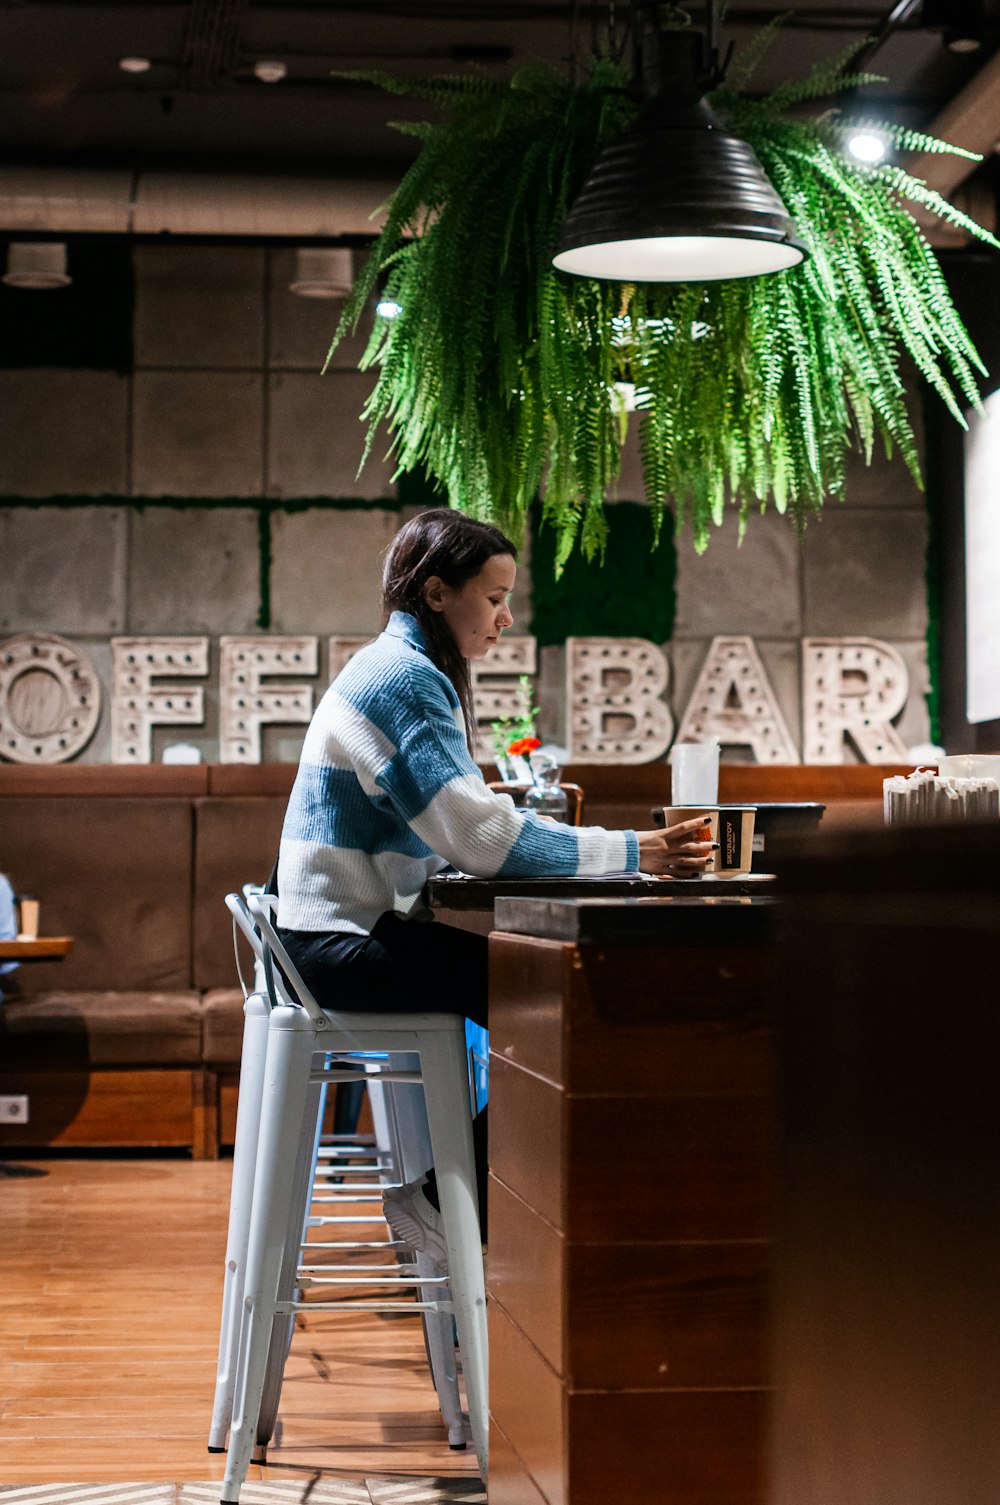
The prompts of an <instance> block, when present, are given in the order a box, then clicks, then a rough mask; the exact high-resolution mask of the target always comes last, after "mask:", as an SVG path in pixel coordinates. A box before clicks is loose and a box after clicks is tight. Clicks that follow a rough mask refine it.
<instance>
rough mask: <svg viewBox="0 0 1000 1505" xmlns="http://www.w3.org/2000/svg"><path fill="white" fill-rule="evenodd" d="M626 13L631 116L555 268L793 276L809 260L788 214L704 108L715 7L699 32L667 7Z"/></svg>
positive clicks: (581, 202) (752, 161)
mask: <svg viewBox="0 0 1000 1505" xmlns="http://www.w3.org/2000/svg"><path fill="white" fill-rule="evenodd" d="M634 12H635V24H634V27H633V32H634V37H635V59H634V84H633V87H634V88H635V90H636V92H637V93H638V95H639V98H640V108H639V117H638V119H637V121H636V124H635V125H634V127H633V128H632V130H631V131H629V132H628V133H627V134H626V135H625V136H623V137H622V138H621V139H620V140H619V141H615V142H613V143H612V144H611V145H610V146H608V147H605V149H604V151H603V152H602V153H601V154H600V156H599V157H598V159H597V161H596V163H595V164H594V166H593V168H592V170H591V172H590V175H589V177H588V178H587V180H586V182H585V183H584V185H583V187H582V188H581V190H580V192H579V194H578V195H577V197H576V200H575V202H574V203H573V206H572V208H571V210H570V213H569V215H568V216H567V219H566V221H565V224H564V225H563V229H562V234H561V237H560V241H559V245H558V248H557V250H556V254H555V256H554V257H553V265H554V266H555V267H556V268H557V269H558V270H560V271H563V272H569V273H572V274H573V275H575V276H580V277H598V278H606V279H610V280H612V281H617V282H712V281H720V280H723V279H726V278H731V277H759V276H762V275H764V274H765V273H769V272H779V271H784V270H787V268H789V267H793V266H797V265H798V263H799V262H801V261H802V260H803V259H804V257H805V256H806V255H807V254H808V253H807V251H806V248H805V246H804V245H803V244H802V242H801V241H799V240H798V239H797V237H796V234H795V227H794V225H793V224H792V221H791V219H790V218H789V215H788V212H787V211H786V209H785V206H784V204H783V203H782V202H781V199H780V198H779V197H778V195H777V193H776V192H775V190H774V188H773V187H772V186H771V184H770V182H769V181H768V179H767V176H766V174H765V172H764V169H763V168H762V166H761V164H760V162H759V161H758V159H757V157H756V155H755V153H754V151H753V149H752V148H751V147H750V146H749V145H748V144H747V142H745V141H741V140H739V138H738V137H736V136H732V135H730V134H729V132H728V131H727V130H726V129H725V127H724V126H723V125H722V123H721V121H720V120H719V118H718V116H717V115H716V114H715V113H714V111H713V110H712V108H711V106H710V105H709V104H708V102H707V100H706V99H705V97H704V96H705V94H706V93H708V92H709V91H710V90H711V89H714V88H717V87H718V86H719V84H720V83H721V82H722V79H723V77H724V75H725V66H724V64H723V63H722V62H721V61H720V57H719V51H718V47H717V37H718V26H719V6H718V0H711V3H710V4H709V6H708V7H707V14H706V24H705V28H704V30H703V31H701V30H699V29H698V28H697V27H693V26H691V25H690V24H689V21H688V18H687V16H686V14H685V12H683V11H682V10H681V9H680V8H679V7H678V6H675V5H669V6H667V7H666V8H664V7H663V6H662V5H659V4H657V3H655V0H635V4H634ZM727 61H728V59H727Z"/></svg>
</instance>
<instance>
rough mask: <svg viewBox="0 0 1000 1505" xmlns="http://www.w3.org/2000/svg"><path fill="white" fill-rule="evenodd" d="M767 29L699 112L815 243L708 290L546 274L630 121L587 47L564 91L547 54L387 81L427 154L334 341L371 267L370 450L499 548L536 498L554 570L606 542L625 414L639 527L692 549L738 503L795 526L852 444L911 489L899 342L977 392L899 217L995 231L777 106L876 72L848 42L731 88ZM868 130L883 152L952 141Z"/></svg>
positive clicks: (940, 295)
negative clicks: (880, 136) (773, 78)
mask: <svg viewBox="0 0 1000 1505" xmlns="http://www.w3.org/2000/svg"><path fill="white" fill-rule="evenodd" d="M772 38H773V29H769V32H768V35H763V34H762V36H761V37H759V38H758V39H757V42H756V44H755V47H754V48H752V49H749V50H748V52H747V54H745V56H744V59H743V63H742V65H741V66H742V69H743V72H742V74H741V72H740V71H739V69H734V72H733V76H732V80H731V83H730V87H729V88H728V89H725V90H720V91H719V92H718V93H717V94H716V95H715V96H713V104H714V105H715V107H716V108H717V110H718V111H719V112H720V114H721V115H722V117H723V119H724V120H725V122H726V123H727V125H728V126H729V128H730V129H733V130H734V131H735V132H736V133H737V134H741V135H742V136H743V137H744V138H745V139H746V140H747V141H748V142H749V143H750V145H751V146H752V147H753V149H754V151H755V152H756V153H757V155H758V157H759V158H760V161H761V163H762V164H763V166H764V168H765V171H766V172H767V174H768V176H769V178H770V180H771V182H772V183H773V184H774V186H775V188H776V189H777V191H778V192H779V194H780V195H781V197H782V199H783V201H784V203H785V205H786V208H787V209H788V212H789V214H790V215H791V217H792V219H793V221H794V222H795V225H796V230H797V233H798V235H799V237H800V238H801V239H802V240H803V241H804V242H805V244H806V245H807V247H808V248H809V252H810V255H809V257H808V259H807V260H806V261H804V262H803V263H802V265H800V266H798V267H796V268H793V269H792V270H789V271H787V272H783V273H777V274H774V275H770V276H767V277H760V278H755V279H746V280H734V281H731V282H718V283H707V284H705V285H696V284H648V285H638V286H632V285H629V286H620V285H618V284H614V283H608V282H597V281H588V280H586V279H580V278H572V277H567V276H564V275H563V274H561V273H558V272H555V271H554V270H553V268H552V265H551V260H550V258H551V254H552V247H553V245H554V244H555V241H556V239H557V236H558V233H559V227H560V225H561V223H562V221H563V220H564V218H565V215H566V213H567V211H568V208H569V206H570V204H571V203H572V201H573V198H574V197H575V195H576V193H577V192H578V190H579V188H580V186H581V184H582V182H583V180H584V179H585V177H586V175H587V173H588V171H589V169H590V167H591V166H592V164H593V161H594V159H595V157H596V155H597V153H598V152H599V151H600V149H601V147H602V145H604V144H606V143H607V142H609V141H611V140H614V139H616V138H617V137H619V136H620V135H621V134H622V133H623V132H624V131H625V130H627V129H628V128H629V126H630V125H631V123H632V122H633V120H634V118H635V111H636V105H635V103H634V101H633V99H632V97H631V96H630V94H629V92H628V83H629V79H628V75H627V74H626V73H625V72H624V70H622V69H621V68H620V67H619V66H618V65H617V64H614V63H613V62H610V61H609V60H608V59H606V58H600V59H595V60H594V62H593V63H592V65H591V67H590V68H589V70H588V71H587V72H586V74H585V75H584V77H583V78H582V79H581V80H580V82H579V83H573V82H571V81H570V80H568V79H566V78H565V77H563V76H562V75H561V74H559V73H558V72H556V71H555V70H553V69H550V68H548V67H546V66H544V65H537V66H533V67H531V68H526V69H523V70H522V71H521V72H519V73H518V74H516V75H515V77H514V78H512V79H511V80H510V81H509V83H507V84H495V83H492V82H490V81H489V80H484V79H483V78H482V77H480V76H478V75H476V76H473V77H471V78H468V79H467V78H465V77H464V76H462V77H460V78H459V79H455V78H444V79H439V80H431V81H427V82H425V83H421V84H418V85H411V84H409V83H405V82H402V81H398V80H392V81H391V87H392V92H394V93H397V94H402V95H407V96H411V97H414V98H418V99H421V100H424V101H426V102H428V103H429V104H432V105H433V106H434V107H435V109H436V110H438V111H439V112H440V116H441V118H440V119H438V120H436V121H435V122H434V123H433V124H428V123H426V122H416V123H413V124H411V123H410V122H402V128H403V129H404V130H405V131H406V132H407V133H408V134H411V135H414V136H416V137H417V138H418V139H419V140H420V142H421V148H420V152H419V155H418V157H417V158H416V160H415V161H414V162H413V164H412V165H411V167H410V168H409V170H408V171H407V172H406V174H405V175H404V177H403V179H402V181H401V183H400V185H399V187H398V189H397V191H396V192H395V193H394V194H393V196H392V199H391V200H390V202H389V204H388V205H387V207H386V214H385V222H384V227H383V229H382V232H381V234H380V235H379V237H378V239H377V241H376V242H375V244H374V246H373V248H372V251H371V254H370V255H369V256H368V258H367V259H366V261H365V263H364V265H363V266H362V267H361V268H360V270H359V273H358V276H357V279H356V282H355V285H354V288H353V289H352V293H351V296H350V298H349V300H348V302H347V305H346V307H345V309H344V312H343V315H342V317H341V320H340V323H339V325H338V328H337V332H336V335H335V338H334V347H335V346H336V343H337V341H338V340H340V339H342V338H343V337H344V336H345V335H346V333H347V332H348V331H350V330H353V329H355V328H356V327H357V325H358V323H359V321H360V319H361V316H362V314H363V313H364V311H365V309H366V307H367V306H369V304H370V300H371V297H372V294H373V293H374V291H375V289H376V287H377V286H379V285H380V283H381V281H382V279H385V288H386V292H387V295H389V296H391V297H393V298H394V299H395V300H396V301H397V302H398V303H399V304H400V306H401V308H402V313H401V314H400V315H399V317H398V318H396V319H393V320H391V321H388V320H376V323H375V327H374V329H373V331H372V334H371V337H370V339H369V341H368V344H367V348H366V350H365V353H364V355H363V357H362V360H361V366H362V368H363V369H366V370H368V369H370V370H372V371H373V372H374V373H375V374H376V380H375V385H374V387H373V389H372V391H371V393H370V395H369V398H368V401H367V403H366V405H365V409H364V415H363V417H364V420H365V422H366V423H367V425H368V433H367V437H366V448H365V454H366V456H367V454H368V453H370V451H371V448H372V446H373V445H374V444H375V443H376V442H381V447H382V448H385V447H386V444H385V442H384V441H379V440H378V439H377V437H376V436H378V435H382V434H384V435H385V436H386V437H387V441H388V442H387V447H388V450H389V454H390V455H391V457H392V459H393V463H394V464H395V466H396V472H397V474H399V473H401V472H403V471H407V470H412V469H414V468H416V467H421V468H423V470H425V471H426V473H427V474H428V476H429V477H430V478H431V480H432V481H433V482H434V483H435V484H436V485H437V487H438V488H439V489H440V490H441V491H442V492H443V493H444V494H445V495H446V496H447V497H448V500H449V502H450V504H451V505H453V506H456V507H459V508H462V509H463V510H466V511H468V512H469V513H471V514H472V515H474V516H479V517H486V518H490V519H492V520H494V521H495V522H497V523H499V525H500V526H502V527H504V528H506V529H507V530H508V531H510V532H511V533H512V534H514V535H515V536H516V535H517V534H519V533H520V532H521V530H522V527H523V523H524V520H525V518H526V516H527V513H528V509H529V508H530V506H531V505H532V503H533V501H534V499H535V498H536V497H537V496H539V495H540V496H541V498H542V509H543V516H544V519H545V522H546V525H547V526H550V527H552V528H553V529H554V530H555V536H556V549H555V557H556V568H557V571H558V570H561V569H562V568H563V567H564V565H565V562H566V561H567V559H568V558H569V557H570V554H571V553H572V552H573V551H574V550H575V549H577V548H579V549H581V550H582V551H583V553H584V554H585V555H586V557H588V558H600V557H601V556H602V552H603V549H604V544H605V538H606V528H605V522H604V513H603V504H604V501H605V499H606V498H607V497H608V496H609V495H613V494H614V493H615V488H616V485H617V480H618V475H619V470H620V462H621V451H622V445H623V443H624V442H625V438H626V434H627V431H628V429H629V427H630V423H635V424H637V426H638V441H639V452H640V457H641V461H642V468H643V477H644V484H645V490H646V498H647V501H648V502H649V504H650V510H651V520H652V525H653V527H652V533H653V537H654V538H655V537H656V536H657V533H658V529H659V524H660V521H661V520H662V517H663V513H664V511H665V510H666V509H667V508H668V507H669V508H671V509H672V510H673V511H674V512H675V514H676V517H677V519H678V521H679V522H685V523H687V524H689V525H690V529H691V536H692V539H693V542H694V545H695V548H696V549H698V550H702V549H704V548H705V547H706V546H707V544H708V541H709V539H710V537H711V534H712V530H713V529H714V528H715V527H717V526H719V524H720V523H721V522H722V521H723V519H724V517H725V514H726V512H727V510H728V509H729V508H730V507H732V508H734V509H735V511H736V513H737V518H738V524H739V530H740V534H741V536H742V533H743V531H744V530H745V528H746V527H747V526H748V524H749V521H750V518H751V516H752V515H753V514H754V513H756V512H760V511H763V510H764V509H766V508H768V507H773V508H774V509H775V510H776V511H778V512H780V513H785V514H786V515H787V516H788V517H789V519H790V520H791V521H792V522H793V523H794V524H795V526H796V527H797V528H799V529H801V528H804V527H805V526H806V524H807V522H808V520H809V519H810V518H811V517H813V516H815V514H816V513H817V512H818V511H819V510H820V509H821V508H822V507H823V505H824V504H825V503H826V502H827V500H828V499H830V498H838V497H842V496H843V494H844V489H845V484H846V482H845V477H846V457H847V455H848V453H849V452H850V451H851V450H852V449H854V450H857V451H859V452H860V453H861V454H862V455H864V457H865V458H866V459H867V460H870V459H871V457H872V454H873V452H874V447H875V444H876V442H880V443H881V444H882V445H883V446H884V447H885V449H886V451H887V452H890V453H891V452H897V451H898V452H899V454H900V455H901V457H902V459H903V460H904V462H905V463H906V464H907V465H908V466H909V468H910V470H911V473H912V474H913V475H914V476H915V477H916V478H917V479H918V480H919V476H920V464H919V455H918V449H917V444H916V439H915V437H914V434H913V428H912V424H911V422H910V416H909V412H908V407H907V394H906V391H905V388H904V384H903V381H902V378H901V376H900V362H901V359H902V357H903V355H904V353H905V355H906V356H907V357H908V358H909V359H910V360H912V362H913V363H914V366H915V367H916V369H917V370H918V371H919V373H920V374H921V376H922V377H923V379H924V380H925V381H926V382H927V384H928V385H929V387H930V388H931V389H932V390H934V391H935V392H937V394H938V396H939V397H940V399H941V400H942V401H943V402H944V403H945V404H946V406H947V407H948V408H949V410H950V411H951V412H952V414H953V416H955V417H956V418H957V420H958V421H959V422H964V417H963V410H964V408H966V407H968V406H969V405H975V404H976V403H977V402H978V387H977V373H978V372H981V370H982V366H981V362H980V361H979V358H978V356H977V354H976V351H975V348H974V346H973V344H972V342H971V340H970V339H969V336H968V334H967V332H966V331H965V329H964V328H963V326H962V323H961V321H960V319H959V317H958V314H957V313H956V311H955V308H954V305H953V303H952V301H951V298H950V295H949V293H948V288H947V285H946V283H945V280H944V277H943V275H942V273H941V270H940V267H939V266H938V264H937V261H936V259H935V257H934V255H933V253H932V251H931V250H930V247H929V246H928V243H927V241H926V239H925V237H924V236H923V234H922V233H921V231H920V228H919V226H918V225H917V223H916V221H915V220H914V218H913V217H912V215H911V214H910V212H909V209H908V207H907V206H908V205H916V206H919V207H920V208H921V209H922V210H925V211H928V212H932V213H934V214H937V215H939V216H940V217H941V218H943V219H945V220H946V221H947V222H948V223H950V224H953V225H955V226H957V227H960V228H961V229H963V230H964V231H966V232H968V233H969V234H973V235H976V236H978V238H979V239H981V240H984V241H986V242H987V243H989V244H992V245H998V244H1000V243H998V242H997V240H996V239H995V238H994V237H993V236H992V235H991V234H990V233H989V232H987V231H984V230H981V229H980V227H979V226H977V225H975V224H974V222H973V221H972V220H970V219H969V217H968V216H967V215H964V214H963V213H962V212H961V211H959V210H957V209H954V208H953V207H952V206H950V205H948V204H947V202H946V201H945V200H944V199H943V198H941V197H940V195H937V194H936V193H935V192H934V191H933V190H932V189H930V188H929V187H928V186H927V185H926V184H924V183H922V182H921V181H920V180H919V179H917V178H915V177H913V176H912V175H910V174H908V173H907V172H906V171H905V170H904V169H903V168H902V167H899V166H897V165H896V164H894V163H885V164H882V165H880V166H877V167H865V166H863V165H861V164H859V163H855V162H853V160H852V159H850V157H849V156H848V155H847V153H846V152H845V150H844V141H845V134H846V132H847V131H848V130H852V129H856V128H857V125H856V123H854V122H848V121H846V120H845V119H844V118H843V117H842V116H840V115H839V114H837V113H831V112H830V111H827V112H825V113H823V114H820V115H817V116H815V117H813V118H808V119H806V118H801V117H800V116H799V115H798V114H797V113H794V112H793V113H791V114H790V113H789V110H790V109H791V108H792V107H793V106H798V105H800V104H801V103H802V102H804V101H808V100H811V99H819V98H825V97H826V96H827V95H829V94H831V93H836V92H838V91H839V90H842V89H844V88H847V87H850V85H851V84H852V82H853V81H854V80H855V79H859V78H860V79H865V80H868V79H870V75H866V74H856V75H851V74H845V72H844V69H845V68H846V67H849V66H850V63H851V61H852V57H853V55H854V52H855V50H856V49H855V46H853V45H852V47H851V48H849V49H844V51H843V52H842V53H841V54H840V55H839V56H837V57H834V58H831V59H828V60H826V61H825V62H823V63H822V64H820V65H819V66H818V67H816V68H814V69H813V70H812V71H811V72H810V73H809V74H808V75H807V76H806V77H805V78H803V79H801V80H798V81H792V82H790V83H788V84H785V85H783V86H782V87H781V88H779V89H778V90H776V91H775V92H774V93H773V94H772V95H771V96H770V97H769V98H766V99H750V98H748V97H747V96H746V95H744V94H740V93H739V92H738V90H737V88H736V87H734V85H735V84H737V83H741V82H742V83H743V84H745V81H746V79H747V78H748V77H749V76H750V71H752V67H753V65H754V57H755V55H756V56H757V57H758V58H759V56H761V55H763V52H764V51H765V50H766V46H767V45H768V43H769V41H770V40H771V39H772ZM748 70H749V71H748ZM355 77H359V78H362V77H363V79H365V80H367V81H371V82H380V83H382V84H383V85H384V83H385V81H384V79H379V76H377V75H363V76H358V75H355ZM865 123H866V124H870V125H871V126H872V127H873V128H875V129H878V130H880V131H882V132H883V133H884V134H885V135H886V137H887V139H889V140H890V141H891V142H892V143H893V145H894V146H895V147H896V149H897V150H899V151H910V152H923V151H927V152H930V151H935V152H936V151H943V150H950V149H951V148H949V147H948V146H947V143H940V142H936V141H935V140H934V138H931V137H928V136H926V135H924V134H922V133H919V132H911V131H909V130H907V129H904V128H901V127H899V126H893V125H882V124H881V123H878V122H875V121H871V122H867V121H866V122H865ZM958 155H963V156H969V155H971V154H968V153H963V152H959V153H958ZM620 380H628V381H631V382H632V383H633V384H634V385H635V387H636V391H637V397H638V402H637V406H638V411H637V413H636V414H635V415H634V417H632V418H631V419H629V418H628V416H627V415H626V414H624V413H623V412H622V411H621V410H620V409H616V407H615V405H614V402H613V399H612V389H613V386H614V383H615V382H616V381H620Z"/></svg>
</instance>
